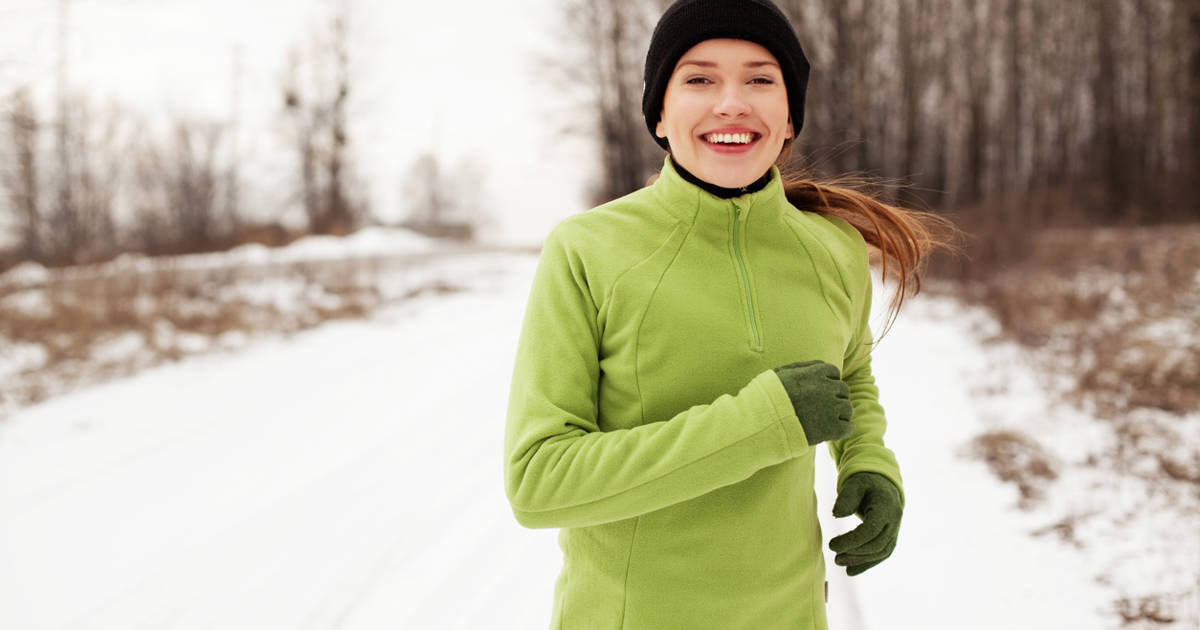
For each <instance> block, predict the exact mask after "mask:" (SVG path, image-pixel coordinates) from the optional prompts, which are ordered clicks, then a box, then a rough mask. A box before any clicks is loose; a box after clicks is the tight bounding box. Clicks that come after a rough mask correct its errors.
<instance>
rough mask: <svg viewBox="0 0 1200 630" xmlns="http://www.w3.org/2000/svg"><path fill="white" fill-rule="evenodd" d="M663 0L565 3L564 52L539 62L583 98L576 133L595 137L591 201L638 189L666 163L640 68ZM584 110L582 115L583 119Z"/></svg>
mask: <svg viewBox="0 0 1200 630" xmlns="http://www.w3.org/2000/svg"><path fill="white" fill-rule="evenodd" d="M663 4H664V3H663V2H661V1H660V0H569V1H568V2H566V3H564V4H563V12H562V22H563V28H562V31H561V32H562V34H563V35H562V42H561V46H560V49H561V51H565V52H563V53H561V54H555V55H554V56H553V57H547V58H545V59H543V60H542V65H543V67H544V68H545V69H546V70H547V71H548V74H549V76H550V77H552V80H553V81H555V83H556V84H558V85H560V86H566V88H565V91H567V92H569V93H571V94H572V95H573V96H574V98H576V99H577V101H578V106H577V107H571V108H570V110H569V111H570V114H571V116H572V118H573V120H571V121H570V123H571V124H572V125H574V126H573V127H571V129H572V130H574V131H581V132H583V133H585V134H587V135H589V136H590V137H592V138H595V140H596V147H597V158H598V162H599V165H600V178H599V181H597V182H595V183H594V184H593V190H592V194H591V201H592V202H593V203H602V202H604V201H608V200H610V199H614V198H616V197H619V196H621V195H624V194H626V193H628V192H631V191H633V190H636V189H638V188H641V187H642V186H643V185H645V182H646V179H647V178H648V177H649V176H650V175H651V174H653V173H654V172H656V171H657V170H658V167H659V166H660V165H661V164H662V160H663V151H662V149H661V147H659V146H658V145H657V144H656V143H655V142H654V140H653V138H651V137H650V136H649V134H647V133H646V123H645V119H644V118H643V116H642V107H641V104H642V74H641V73H642V67H643V63H644V61H645V54H646V48H647V46H648V45H649V41H650V29H651V27H652V26H653V19H654V18H655V17H656V16H657V13H658V12H659V11H660V10H661V8H662V5H663ZM579 112H583V122H582V124H580V121H579V120H575V119H577V118H579Z"/></svg>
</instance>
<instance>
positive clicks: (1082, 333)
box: [943, 224, 1200, 417]
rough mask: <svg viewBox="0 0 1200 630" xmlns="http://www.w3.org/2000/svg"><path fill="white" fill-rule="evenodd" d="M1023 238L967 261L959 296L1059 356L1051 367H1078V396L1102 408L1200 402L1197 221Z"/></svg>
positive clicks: (1114, 410) (1109, 412)
mask: <svg viewBox="0 0 1200 630" xmlns="http://www.w3.org/2000/svg"><path fill="white" fill-rule="evenodd" d="M1001 237H1003V235H989V234H983V235H979V234H977V235H976V237H975V240H976V241H979V240H985V239H990V238H1001ZM1010 238H1011V236H1010ZM1022 241H1023V244H1024V247H1022V248H1021V249H1020V250H1019V251H1013V252H1010V253H1008V254H1006V255H1005V256H1000V255H998V254H996V252H995V251H994V248H993V249H991V250H988V251H987V252H985V254H986V255H985V256H984V257H983V259H982V260H973V259H969V260H967V261H965V263H963V264H962V265H961V266H960V267H959V268H958V269H957V272H956V273H957V279H958V280H959V282H958V283H957V284H956V285H955V286H956V287H957V291H958V293H959V295H960V296H961V297H963V298H965V299H966V300H967V301H969V302H972V303H976V304H981V305H983V306H986V307H987V308H988V309H989V310H990V311H991V312H992V313H993V314H994V316H995V317H996V319H997V321H998V322H999V323H1000V325H1001V326H1002V327H1003V329H1004V331H1005V333H1006V334H1007V335H1008V336H1010V337H1011V338H1013V339H1016V340H1017V341H1019V342H1021V343H1022V344H1024V345H1026V346H1028V347H1031V348H1034V349H1044V350H1046V352H1045V353H1044V354H1045V355H1046V356H1049V357H1057V358H1058V361H1057V362H1056V364H1054V365H1049V366H1047V367H1048V368H1050V369H1052V370H1056V371H1060V372H1062V373H1069V374H1072V375H1074V377H1075V378H1074V380H1075V386H1074V394H1075V395H1076V396H1077V397H1078V398H1079V400H1080V401H1081V402H1084V401H1087V402H1088V403H1089V404H1094V405H1096V406H1097V407H1098V410H1099V412H1100V413H1101V414H1102V415H1105V416H1108V417H1115V416H1118V415H1120V414H1123V413H1126V412H1129V411H1130V410H1133V409H1137V408H1151V409H1162V410H1165V411H1168V412H1171V413H1174V414H1186V413H1189V412H1194V411H1196V410H1197V409H1200V324H1197V322H1200V224H1189V225H1169V226H1157V227H1140V228H1081V229H1046V230H1042V231H1040V232H1034V233H1029V234H1025V235H1024V236H1023V238H1022ZM943 272H945V269H944V268H943ZM943 275H946V274H945V273H944V274H943Z"/></svg>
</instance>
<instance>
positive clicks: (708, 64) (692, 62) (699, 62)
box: [679, 59, 779, 68]
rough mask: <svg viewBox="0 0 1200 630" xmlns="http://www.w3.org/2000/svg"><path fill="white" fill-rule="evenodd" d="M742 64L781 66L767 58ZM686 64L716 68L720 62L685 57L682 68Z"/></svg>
mask: <svg viewBox="0 0 1200 630" xmlns="http://www.w3.org/2000/svg"><path fill="white" fill-rule="evenodd" d="M742 65H744V66H745V67H747V68H761V67H762V66H774V67H775V68H779V64H777V63H775V62H774V61H767V60H765V59H764V60H762V61H747V62H746V63H744V64H742ZM684 66H700V67H702V68H716V67H717V66H718V64H717V62H715V61H706V60H704V59H685V60H683V61H680V62H679V67H680V68H682V67H684Z"/></svg>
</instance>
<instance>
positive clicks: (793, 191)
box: [781, 143, 959, 330]
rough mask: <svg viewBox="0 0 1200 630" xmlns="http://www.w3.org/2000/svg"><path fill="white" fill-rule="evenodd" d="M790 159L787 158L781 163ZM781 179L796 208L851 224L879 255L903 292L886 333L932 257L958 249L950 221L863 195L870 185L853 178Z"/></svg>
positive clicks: (885, 274) (894, 298) (788, 176)
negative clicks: (938, 253)
mask: <svg viewBox="0 0 1200 630" xmlns="http://www.w3.org/2000/svg"><path fill="white" fill-rule="evenodd" d="M789 144H790V143H789ZM788 148H790V147H788ZM787 153H788V151H787V150H785V151H784V152H783V155H781V159H782V160H786V155H787ZM781 172H782V171H781ZM782 179H783V189H784V193H785V194H786V195H787V199H788V201H789V202H791V204H792V205H794V206H796V207H797V208H799V209H801V210H809V211H812V212H817V213H820V214H826V215H829V216H834V217H837V218H839V219H842V220H844V221H846V222H847V223H849V224H850V225H851V226H852V227H854V229H856V230H858V232H859V233H860V234H862V237H863V240H865V241H866V242H867V245H868V246H869V247H871V248H872V249H874V250H875V253H876V254H877V256H878V259H879V262H880V266H881V268H882V269H881V271H882V273H883V277H884V281H886V280H887V277H888V276H889V275H890V276H892V277H893V278H895V279H896V281H897V283H898V284H899V287H898V290H897V291H896V292H895V293H894V295H893V296H892V300H891V303H890V304H889V306H888V318H887V325H886V326H885V330H887V329H890V328H891V325H892V323H893V322H894V321H895V319H896V316H897V315H898V314H899V312H900V307H901V305H903V304H904V300H905V298H907V297H909V296H912V295H916V294H917V293H918V292H919V291H920V290H921V273H922V272H923V271H924V269H925V267H926V265H927V264H928V260H929V256H930V254H932V253H933V252H934V251H937V250H941V249H945V250H954V249H955V248H954V245H953V240H952V239H955V238H957V236H958V234H959V231H958V229H957V228H956V227H955V226H954V224H953V223H951V222H950V221H949V220H948V219H946V218H944V217H942V216H939V215H936V214H933V213H931V212H923V211H919V210H913V209H909V208H904V207H900V206H894V205H891V204H887V203H884V202H882V201H880V200H879V199H878V198H877V197H875V196H872V195H870V194H868V193H865V192H862V190H861V189H862V188H864V187H865V185H867V184H869V183H870V182H867V181H865V180H862V179H855V178H850V177H839V178H834V179H829V180H822V181H817V180H815V179H813V178H810V177H805V176H804V174H803V173H795V172H791V173H783V177H782Z"/></svg>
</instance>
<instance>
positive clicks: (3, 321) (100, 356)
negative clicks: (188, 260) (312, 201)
mask: <svg viewBox="0 0 1200 630" xmlns="http://www.w3.org/2000/svg"><path fill="white" fill-rule="evenodd" d="M74 271H75V273H71V272H66V273H62V274H58V275H56V276H54V277H52V279H51V280H50V281H48V282H47V283H46V284H45V286H43V287H39V288H36V289H24V290H22V289H20V288H15V287H7V288H0V346H2V345H5V344H8V345H10V346H13V347H16V346H18V345H20V346H23V347H25V348H41V352H40V359H39V360H36V361H32V362H31V364H30V365H27V366H25V367H23V368H22V369H19V370H17V371H16V373H14V374H10V375H8V376H7V377H5V378H4V379H3V386H2V387H0V416H2V414H3V410H4V408H5V407H20V406H24V405H28V404H32V403H36V402H39V401H41V400H43V399H45V398H47V397H49V396H51V395H54V394H57V393H60V392H62V391H66V390H68V389H71V388H73V387H76V386H79V385H83V384H88V383H93V382H98V381H103V380H108V379H111V378H114V377H118V376H124V375H128V374H131V373H134V372H136V371H138V370H141V369H144V368H145V367H148V366H151V365H155V364H159V363H162V362H165V361H174V360H178V359H180V358H182V357H185V356H188V355H192V354H196V353H199V352H207V351H212V350H220V349H236V348H237V347H239V346H240V345H242V344H244V343H245V340H246V339H249V338H252V337H256V336H262V335H285V336H286V335H290V334H294V333H296V332H299V331H302V330H306V329H309V328H312V327H314V326H316V325H318V324H321V323H323V322H327V321H330V320H337V319H352V318H361V317H365V316H367V315H369V314H370V313H372V312H373V311H375V310H376V309H377V308H378V307H380V306H381V305H383V304H384V303H386V302H388V301H389V300H392V299H394V298H396V297H399V298H401V299H403V298H408V297H413V296H415V295H419V294H421V293H424V292H427V291H435V292H438V293H446V292H452V291H456V290H459V287H457V286H455V285H453V284H450V283H447V282H444V281H442V280H436V281H434V282H432V283H427V284H425V285H421V286H414V287H408V288H406V289H404V290H403V293H402V294H400V295H398V296H391V295H385V294H384V293H383V292H382V291H381V290H380V286H381V285H383V284H386V283H384V282H382V281H381V278H382V276H384V274H388V273H391V272H394V271H396V269H395V268H394V267H389V266H388V265H387V264H385V263H383V262H381V261H379V260H373V259H364V260H353V261H335V262H326V263H304V264H292V265H286V266H275V267H267V268H262V269H238V268H234V269H215V270H196V269H184V268H178V267H174V266H171V265H170V264H164V263H160V264H157V265H155V267H154V268H153V269H152V270H148V271H142V272H138V273H129V274H119V273H113V274H89V273H85V272H86V270H84V269H79V270H74Z"/></svg>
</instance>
